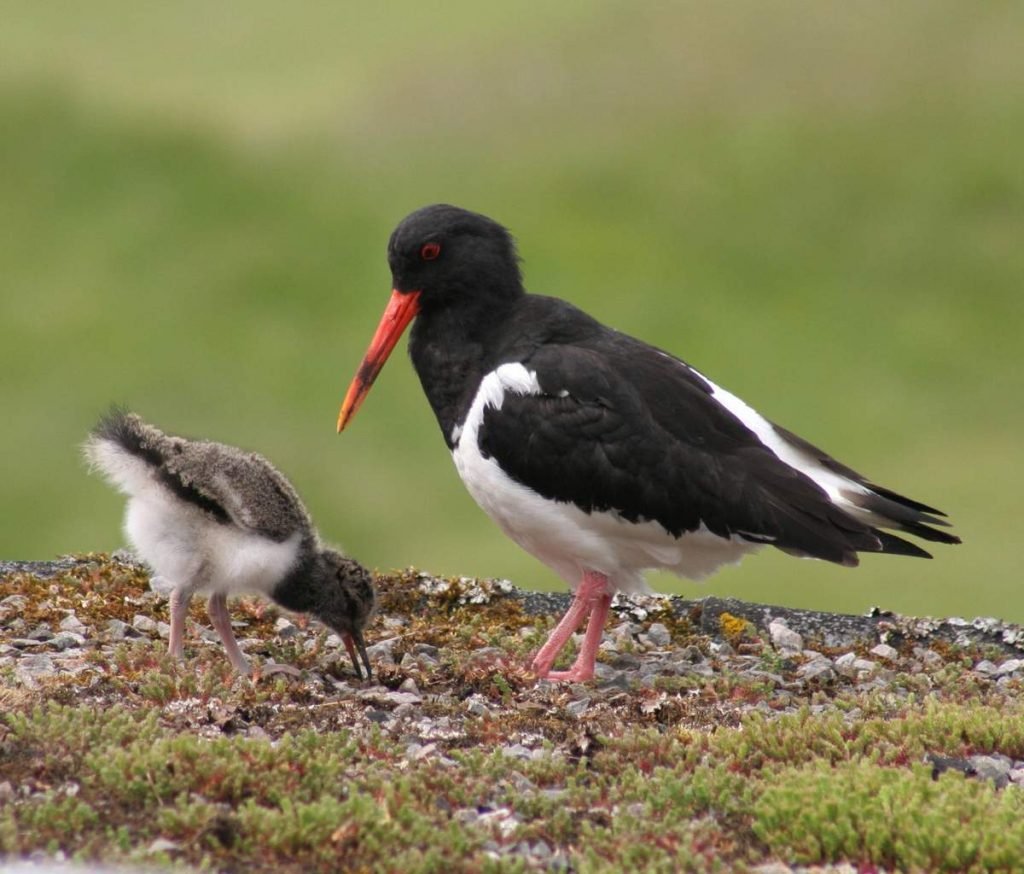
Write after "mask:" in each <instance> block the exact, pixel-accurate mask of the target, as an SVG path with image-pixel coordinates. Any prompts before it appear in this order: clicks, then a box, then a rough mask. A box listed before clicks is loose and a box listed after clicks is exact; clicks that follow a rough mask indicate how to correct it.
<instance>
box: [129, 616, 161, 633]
mask: <svg viewBox="0 0 1024 874" xmlns="http://www.w3.org/2000/svg"><path fill="white" fill-rule="evenodd" d="M132 628H134V629H135V630H136V631H141V632H142V633H143V634H154V633H155V632H156V620H155V619H151V618H150V617H149V616H144V615H143V614H141V613H136V614H135V615H134V616H133V617H132Z"/></svg>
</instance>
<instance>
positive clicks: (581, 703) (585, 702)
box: [565, 698, 590, 719]
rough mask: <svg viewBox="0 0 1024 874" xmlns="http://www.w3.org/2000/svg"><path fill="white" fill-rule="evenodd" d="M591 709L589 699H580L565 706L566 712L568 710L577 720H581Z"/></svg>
mask: <svg viewBox="0 0 1024 874" xmlns="http://www.w3.org/2000/svg"><path fill="white" fill-rule="evenodd" d="M589 707H590V699H589V698H578V699H577V700H575V701H570V702H569V703H568V704H566V705H565V710H566V712H567V713H569V714H571V715H572V716H575V717H576V718H577V719H579V718H580V717H581V716H582V715H583V714H584V713H586V712H587V708H589Z"/></svg>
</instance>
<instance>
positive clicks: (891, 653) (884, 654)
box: [871, 643, 900, 662]
mask: <svg viewBox="0 0 1024 874" xmlns="http://www.w3.org/2000/svg"><path fill="white" fill-rule="evenodd" d="M871 655H874V656H878V657H879V658H880V659H885V661H887V662H894V661H896V660H897V659H898V658H899V657H900V654H899V652H898V651H897V650H896V648H895V647H892V646H889V644H887V643H880V644H878V646H876V647H874V648H873V649H872V650H871Z"/></svg>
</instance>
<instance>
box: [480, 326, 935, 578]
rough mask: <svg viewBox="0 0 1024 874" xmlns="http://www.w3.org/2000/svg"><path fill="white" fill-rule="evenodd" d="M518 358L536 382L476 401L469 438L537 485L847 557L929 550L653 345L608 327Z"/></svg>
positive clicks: (618, 508)
mask: <svg viewBox="0 0 1024 874" xmlns="http://www.w3.org/2000/svg"><path fill="white" fill-rule="evenodd" d="M522 363H523V365H524V366H525V367H526V368H527V369H528V370H530V371H533V372H535V373H536V375H537V380H538V383H539V385H540V388H541V390H542V394H540V395H514V394H506V395H505V398H504V402H503V404H502V407H501V409H500V410H498V409H494V408H492V407H489V408H487V409H486V410H485V414H484V419H483V423H482V425H481V428H480V432H479V441H480V448H481V451H482V452H483V453H484V454H485V455H489V456H493V457H494V458H495V459H496V460H497V461H498V463H499V464H500V465H501V466H502V468H503V469H504V470H505V471H506V472H507V473H508V474H509V475H510V476H511V477H512V478H513V479H515V480H517V481H518V482H521V483H522V484H524V485H526V486H528V487H530V488H532V489H533V490H535V491H537V492H538V493H540V494H541V495H543V496H544V497H546V498H549V499H553V500H557V501H569V502H572V503H574V504H576V505H577V506H579V507H581V508H582V509H583V510H585V511H587V512H592V511H613V512H616V513H618V514H619V515H621V516H622V517H623V518H625V519H627V520H630V521H642V520H653V521H657V522H659V523H660V524H661V525H662V526H663V527H664V528H665V529H666V530H667V531H668V532H670V533H671V534H673V535H675V536H679V535H681V534H682V533H683V532H686V531H693V530H695V529H696V528H698V527H699V526H700V524H701V523H703V524H704V525H705V526H706V527H707V528H708V529H709V530H710V531H712V532H713V533H715V534H718V535H720V536H722V537H728V536H730V535H735V536H739V537H742V538H744V539H746V540H749V541H751V542H761V543H771V544H772V545H774V546H776V547H778V548H780V549H783V550H785V551H787V552H792V553H796V554H799V555H808V556H813V557H816V558H822V559H826V560H829V561H834V562H838V563H841V564H847V565H853V564H856V563H857V557H856V553H857V552H858V551H871V552H879V551H892V552H902V553H904V554H910V555H919V556H925V557H927V556H928V554H927V553H926V552H924V551H923V550H921V549H919V548H918V547H916V546H915V545H913V544H910V543H907V542H906V541H903V540H901V539H900V538H897V537H895V536H893V535H891V534H885V533H883V532H880V531H878V530H877V529H876V528H873V527H871V526H869V525H867V524H865V523H863V522H861V521H859V520H857V519H855V518H853V517H851V516H850V515H848V514H847V513H845V512H843V511H842V510H841V509H840V508H839V507H837V506H836V505H834V504H833V503H832V501H831V500H830V499H829V497H828V495H827V494H826V493H825V492H824V490H823V489H821V488H820V487H819V486H818V485H817V484H816V483H815V482H814V481H813V480H811V479H810V478H809V477H807V476H806V475H804V474H803V473H801V472H799V471H797V470H796V469H794V468H793V467H790V466H789V465H787V464H785V463H784V462H782V461H781V460H779V458H778V457H777V456H776V455H775V454H774V453H773V452H772V451H771V450H769V449H768V448H767V447H766V446H765V445H764V444H762V443H761V441H760V440H759V439H758V438H757V436H756V435H755V434H754V433H753V432H752V431H750V430H749V429H748V428H747V427H746V426H745V425H744V424H743V423H742V422H740V421H739V419H737V418H736V417H735V416H734V415H733V414H732V413H730V412H729V411H728V410H727V409H725V408H724V407H723V406H722V405H721V404H719V403H718V402H717V401H716V400H715V399H714V398H713V397H712V389H711V387H710V386H709V385H708V384H707V382H705V381H704V380H703V379H702V378H701V377H700V376H699V374H697V373H695V372H694V371H692V370H690V369H689V368H688V367H687V366H686V365H684V364H682V363H681V362H679V361H678V360H676V359H674V358H672V357H670V356H668V355H667V354H665V353H663V352H659V351H658V350H655V349H652V348H651V347H649V346H646V345H645V344H642V343H640V342H639V341H634V340H632V339H631V338H628V337H626V336H625V335H621V334H609V335H605V336H604V337H603V338H600V339H597V340H594V341H593V342H591V343H589V344H583V345H581V344H579V343H574V344H566V345H550V344H548V345H543V346H541V347H539V348H537V349H536V350H535V351H534V352H532V353H529V354H528V355H526V356H524V357H523V359H522Z"/></svg>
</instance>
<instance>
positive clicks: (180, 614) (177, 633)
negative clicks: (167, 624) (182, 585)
mask: <svg viewBox="0 0 1024 874" xmlns="http://www.w3.org/2000/svg"><path fill="white" fill-rule="evenodd" d="M191 600H192V594H191V593H190V592H186V591H183V590H181V589H172V590H171V603H170V608H171V634H170V641H169V642H168V644H167V652H168V653H170V655H171V657H172V658H175V659H178V661H181V660H182V659H183V658H185V617H186V616H188V605H189V602H190V601H191Z"/></svg>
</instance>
